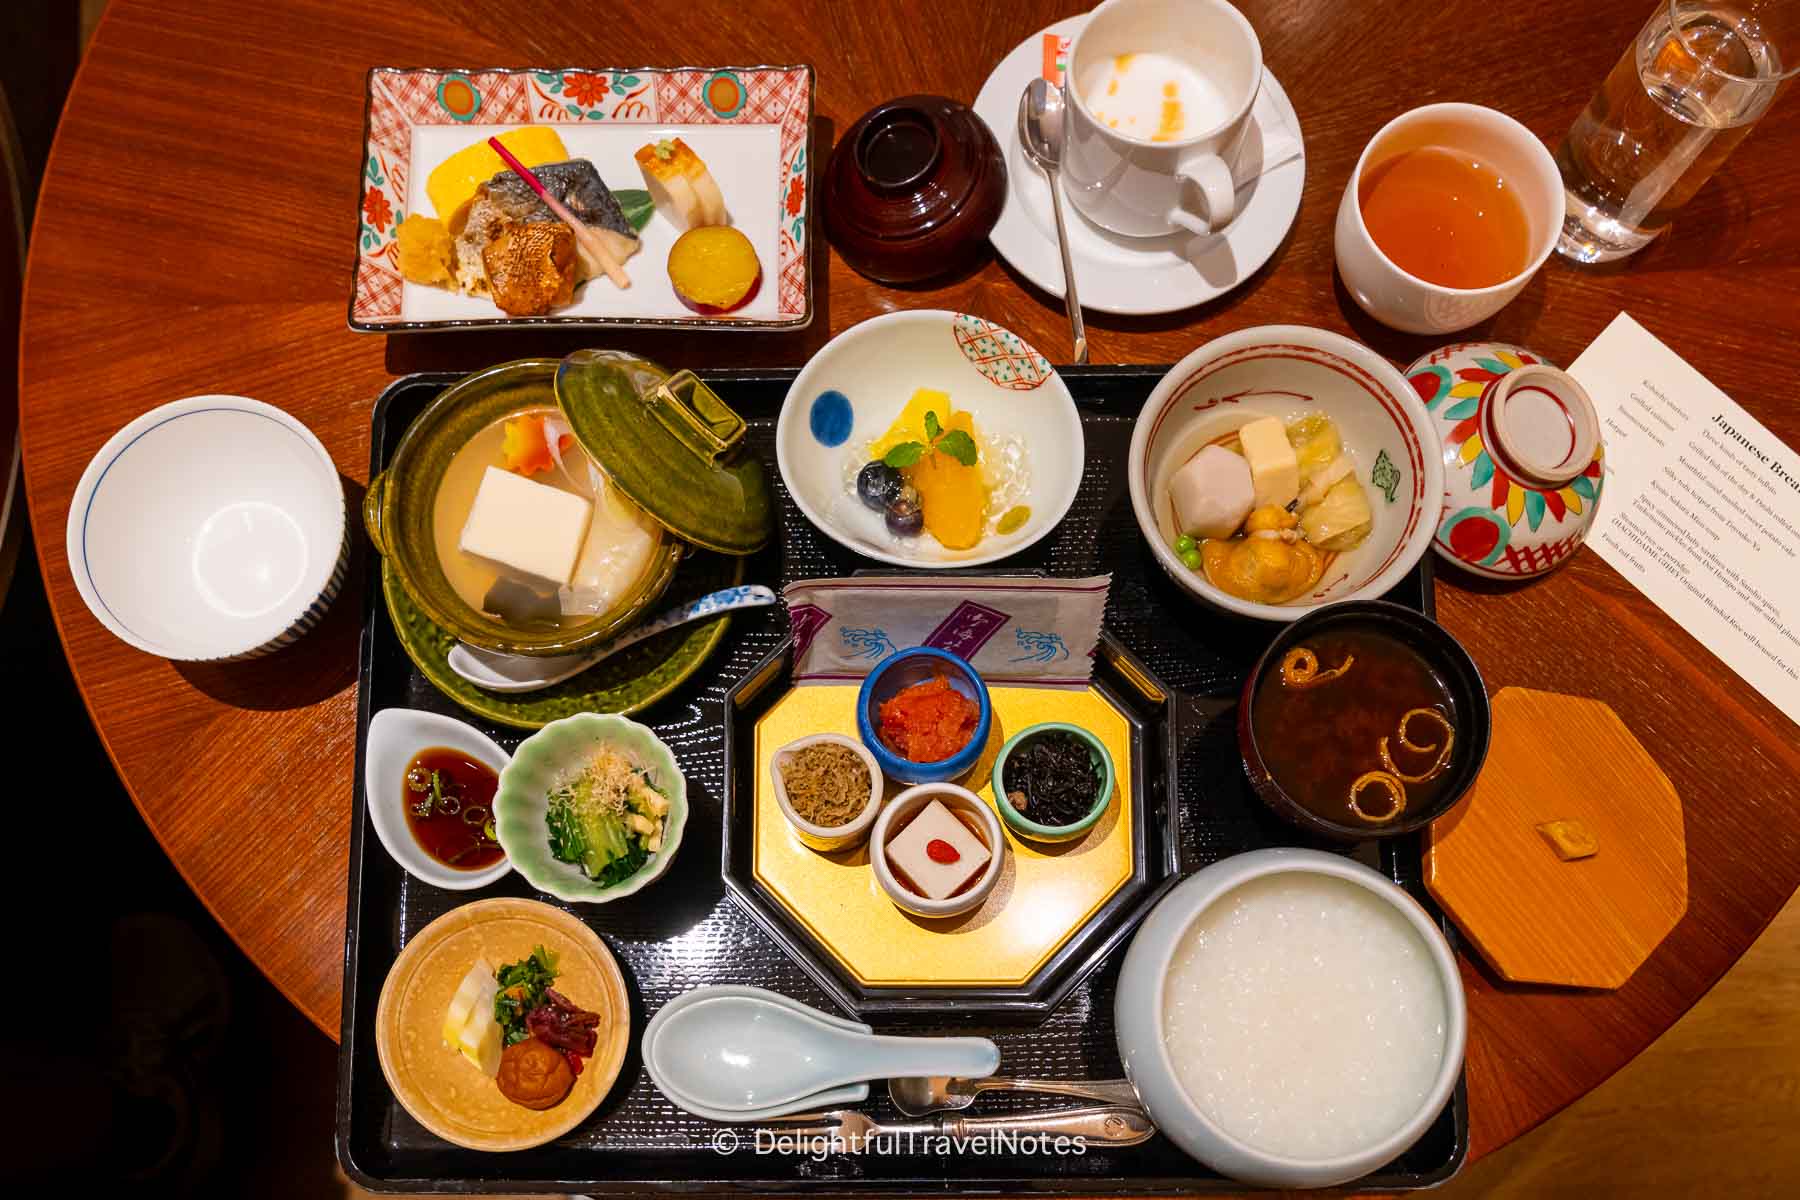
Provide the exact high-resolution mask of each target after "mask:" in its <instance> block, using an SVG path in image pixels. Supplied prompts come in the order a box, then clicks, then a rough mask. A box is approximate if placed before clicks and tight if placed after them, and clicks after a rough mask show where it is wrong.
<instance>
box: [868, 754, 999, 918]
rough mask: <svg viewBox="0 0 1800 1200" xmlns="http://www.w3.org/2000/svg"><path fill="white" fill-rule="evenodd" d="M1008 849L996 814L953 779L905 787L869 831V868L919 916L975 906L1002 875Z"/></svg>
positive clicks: (951, 913) (884, 887)
mask: <svg viewBox="0 0 1800 1200" xmlns="http://www.w3.org/2000/svg"><path fill="white" fill-rule="evenodd" d="M1006 853H1007V845H1006V832H1005V830H1004V829H1002V828H1001V825H1000V817H999V815H998V814H996V813H995V812H994V810H993V809H992V808H990V807H988V805H987V804H986V803H985V802H983V800H982V799H981V797H980V796H977V795H976V794H975V793H974V792H971V791H970V790H969V789H968V788H965V787H958V786H957V785H956V784H954V783H921V784H919V785H918V786H917V787H910V788H907V789H906V790H905V791H903V792H901V793H900V794H899V795H898V796H895V797H894V798H893V799H892V800H890V801H888V803H887V805H886V806H885V807H884V808H883V809H882V810H881V815H880V816H878V817H876V818H875V828H874V829H873V830H871V831H870V833H869V866H870V868H871V869H872V870H873V871H874V872H875V879H876V881H877V882H879V883H880V884H881V890H882V891H884V892H886V893H887V894H888V898H889V899H891V900H892V901H893V902H894V903H895V904H897V905H899V906H900V907H901V908H903V909H905V910H906V911H907V912H909V913H913V914H914V915H916V916H921V917H954V916H957V915H959V914H961V913H966V912H968V911H970V910H971V909H975V908H979V907H980V906H981V904H982V902H983V901H985V900H986V899H987V898H988V896H989V895H990V894H991V893H992V892H993V890H994V885H995V884H996V883H998V882H999V880H1000V874H1001V870H1002V868H1004V867H1005V865H1006Z"/></svg>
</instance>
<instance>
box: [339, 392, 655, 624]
mask: <svg viewBox="0 0 1800 1200" xmlns="http://www.w3.org/2000/svg"><path fill="white" fill-rule="evenodd" d="M558 365H559V364H558V362H557V361H556V360H555V359H521V360H519V361H517V362H509V363H502V364H500V365H499V366H497V367H489V368H488V369H487V370H485V371H477V372H476V373H475V374H473V375H470V376H468V377H466V378H464V379H461V380H459V381H458V382H456V383H455V384H453V385H452V386H451V387H449V388H446V389H445V390H444V392H443V393H442V394H441V395H440V396H438V398H437V399H436V400H433V401H432V402H431V403H430V404H429V405H428V406H427V407H426V409H425V411H424V412H422V413H420V414H419V415H418V417H417V418H416V419H415V420H414V421H413V423H412V424H411V425H410V426H408V427H407V430H406V433H405V434H404V435H403V436H402V437H401V439H400V444H399V445H398V446H397V447H395V449H394V456H393V458H392V459H391V460H389V462H388V467H387V470H385V471H383V472H381V474H379V475H377V476H376V477H375V478H373V479H371V480H370V481H369V490H368V494H367V495H366V496H364V498H363V524H364V525H365V526H367V528H368V531H369V539H370V540H371V541H373V542H374V543H375V549H376V550H377V551H378V552H380V553H381V555H382V556H383V557H384V558H385V559H386V560H387V562H388V563H389V565H391V566H392V567H393V569H394V573H395V575H396V576H397V577H398V579H399V582H400V586H401V587H402V588H403V589H405V591H406V595H407V597H408V598H409V599H411V600H412V602H413V603H414V604H416V605H417V606H418V607H419V610H420V611H421V612H423V613H424V614H425V615H426V616H428V617H430V618H431V620H432V622H433V623H434V624H437V625H439V626H441V627H443V628H444V629H447V630H449V631H450V632H451V633H453V634H455V635H456V637H457V638H458V639H460V640H461V641H465V642H468V643H469V644H470V645H473V646H481V647H484V648H485V649H488V650H499V651H503V652H506V653H509V654H534V655H556V654H572V653H574V652H575V651H578V650H582V649H585V648H586V647H588V646H590V645H595V644H598V643H599V642H602V641H605V640H606V639H607V638H610V637H612V636H613V635H615V634H617V633H620V632H623V631H624V630H625V629H627V628H629V627H630V626H631V625H633V624H634V623H636V621H637V620H638V618H639V617H641V616H642V615H643V613H644V610H645V609H646V608H648V607H650V606H651V605H652V604H654V603H656V601H657V600H659V599H661V597H662V594H663V592H664V591H666V590H667V589H668V586H669V581H670V580H671V579H673V578H674V576H675V565H676V563H677V562H679V561H680V559H681V555H682V552H683V550H684V548H685V547H684V545H683V543H682V542H681V541H680V540H679V539H678V538H675V537H674V536H672V535H670V534H668V533H667V532H666V531H664V530H662V529H660V528H659V529H658V530H657V537H658V539H659V541H658V543H657V546H656V549H655V551H654V554H653V556H652V558H651V562H650V565H649V567H648V568H647V569H646V570H645V572H644V575H643V578H641V579H640V580H639V581H638V583H637V585H636V586H635V587H633V588H631V589H630V590H629V591H627V592H626V593H625V594H624V595H622V596H621V597H620V598H619V601H618V603H616V604H614V605H613V607H612V608H611V609H609V610H608V611H606V612H604V613H601V614H600V615H599V616H596V617H595V618H593V619H592V620H591V621H586V622H583V623H581V624H580V625H576V626H573V627H565V628H561V629H550V628H545V629H539V630H523V629H518V628H516V627H514V626H511V625H508V624H506V623H504V622H502V621H499V620H496V619H495V618H493V617H490V616H488V615H487V614H485V613H483V612H481V611H480V610H478V609H476V608H474V607H472V606H471V605H469V604H468V603H467V602H466V601H465V600H463V598H462V597H461V596H459V595H457V593H456V589H455V588H453V587H452V586H450V580H449V579H448V578H446V577H445V575H444V570H443V567H442V566H440V565H439V563H438V556H437V548H436V542H435V540H434V538H433V536H432V507H433V503H434V501H435V500H436V498H437V488H438V484H439V483H440V482H441V481H442V479H443V477H444V470H445V468H446V467H447V466H448V465H449V463H450V460H451V458H453V457H454V456H455V455H456V452H457V451H458V450H461V449H462V448H463V447H464V446H465V445H467V444H468V442H469V439H471V438H472V437H474V436H475V435H476V434H477V433H480V432H481V431H482V430H483V429H485V428H487V427H488V426H489V425H491V424H493V423H494V422H495V421H498V420H499V419H500V418H502V417H504V416H507V415H508V414H510V413H515V412H518V411H519V410H521V409H526V408H540V407H548V408H555V407H557V402H556V390H555V382H556V369H557V367H558Z"/></svg>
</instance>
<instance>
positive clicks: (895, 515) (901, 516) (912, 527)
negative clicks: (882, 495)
mask: <svg viewBox="0 0 1800 1200" xmlns="http://www.w3.org/2000/svg"><path fill="white" fill-rule="evenodd" d="M887 527H888V532H889V533H891V534H893V535H894V536H895V537H917V536H918V535H919V531H920V530H922V529H924V528H925V509H924V506H923V505H921V504H920V502H919V489H918V488H915V487H913V486H912V485H911V484H910V483H903V484H901V485H900V490H899V493H898V494H897V495H895V497H894V499H893V502H892V503H891V504H889V505H888V506H887Z"/></svg>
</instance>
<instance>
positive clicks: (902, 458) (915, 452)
mask: <svg viewBox="0 0 1800 1200" xmlns="http://www.w3.org/2000/svg"><path fill="white" fill-rule="evenodd" d="M924 457H925V443H924V442H901V443H900V444H899V445H898V446H895V447H894V448H893V449H892V450H889V451H888V452H887V453H886V454H884V455H882V456H881V461H882V462H884V463H886V464H887V465H888V466H890V467H895V468H899V467H910V466H913V465H914V464H915V463H917V462H918V461H919V460H920V459H921V458H924Z"/></svg>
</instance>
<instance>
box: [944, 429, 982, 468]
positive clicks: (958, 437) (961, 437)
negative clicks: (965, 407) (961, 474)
mask: <svg viewBox="0 0 1800 1200" xmlns="http://www.w3.org/2000/svg"><path fill="white" fill-rule="evenodd" d="M937 448H938V449H939V450H942V451H943V452H944V453H945V454H948V455H949V456H950V457H951V458H954V459H955V460H956V461H957V462H959V463H961V464H962V465H963V466H965V467H972V466H974V465H975V457H976V455H977V454H978V453H979V451H978V450H977V449H976V447H975V439H974V438H972V437H970V436H969V435H968V433H966V432H965V431H963V430H961V429H952V430H951V431H950V432H949V433H946V434H945V435H944V436H943V437H941V438H939V439H938V440H937Z"/></svg>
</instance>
